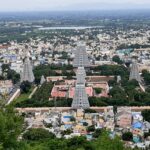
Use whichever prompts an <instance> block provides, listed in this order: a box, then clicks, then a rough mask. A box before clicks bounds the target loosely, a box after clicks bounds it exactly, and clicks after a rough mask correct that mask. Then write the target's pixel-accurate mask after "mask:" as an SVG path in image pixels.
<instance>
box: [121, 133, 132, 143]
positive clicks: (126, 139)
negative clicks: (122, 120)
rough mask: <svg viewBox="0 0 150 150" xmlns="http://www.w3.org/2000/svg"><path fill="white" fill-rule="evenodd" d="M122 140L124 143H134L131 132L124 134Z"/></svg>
mask: <svg viewBox="0 0 150 150" xmlns="http://www.w3.org/2000/svg"><path fill="white" fill-rule="evenodd" d="M122 139H123V140H124V141H132V140H133V134H132V133H131V132H125V133H123V134H122Z"/></svg>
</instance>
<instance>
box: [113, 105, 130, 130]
mask: <svg viewBox="0 0 150 150" xmlns="http://www.w3.org/2000/svg"><path fill="white" fill-rule="evenodd" d="M131 122H132V114H131V109H130V108H129V107H118V109H117V115H116V123H117V125H118V126H119V127H121V128H129V127H130V126H131Z"/></svg>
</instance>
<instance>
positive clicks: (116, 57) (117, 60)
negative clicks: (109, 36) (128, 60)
mask: <svg viewBox="0 0 150 150" xmlns="http://www.w3.org/2000/svg"><path fill="white" fill-rule="evenodd" d="M112 61H114V62H116V63H118V64H122V63H123V62H122V60H121V59H120V57H119V56H118V55H115V56H113V58H112Z"/></svg>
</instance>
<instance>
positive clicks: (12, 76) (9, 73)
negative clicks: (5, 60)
mask: <svg viewBox="0 0 150 150" xmlns="http://www.w3.org/2000/svg"><path fill="white" fill-rule="evenodd" d="M1 68H2V75H0V80H12V81H13V83H14V84H15V83H17V82H19V80H20V74H18V73H16V72H15V71H14V70H11V69H10V66H9V65H8V64H3V65H2V66H1Z"/></svg>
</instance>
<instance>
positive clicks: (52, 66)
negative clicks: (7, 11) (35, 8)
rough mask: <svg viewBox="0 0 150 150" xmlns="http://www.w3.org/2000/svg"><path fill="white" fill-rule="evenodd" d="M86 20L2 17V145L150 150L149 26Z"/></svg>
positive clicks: (104, 149)
mask: <svg viewBox="0 0 150 150" xmlns="http://www.w3.org/2000/svg"><path fill="white" fill-rule="evenodd" d="M81 18H82V17H81ZM81 18H80V21H79V22H74V26H73V25H71V23H73V22H72V20H70V22H68V24H65V23H66V22H65V21H66V20H65V19H64V20H65V21H60V22H59V23H58V20H51V21H50V20H49V19H48V20H47V21H42V20H40V21H39V20H38V21H37V20H33V21H31V20H30V21H27V20H24V21H22V20H19V21H18V19H16V20H15V21H9V20H8V21H6V22H4V21H3V18H1V21H0V23H1V25H2V27H0V37H2V40H0V42H1V44H0V108H1V110H0V122H2V123H1V124H0V149H18V150H21V149H22V150H26V149H27V150H30V149H32V150H34V149H35V150H37V149H40V150H46V149H50V150H56V149H58V150H61V149H62V148H64V149H65V150H81V149H83V150H108V149H110V150H111V149H112V150H113V149H114V150H130V149H134V150H139V149H149V148H150V117H149V116H150V72H149V71H150V30H149V26H148V25H149V23H148V22H146V20H145V19H143V21H145V24H142V23H141V22H140V21H139V22H138V23H139V24H138V25H137V24H135V22H136V20H134V21H133V22H132V23H131V24H130V23H129V24H127V25H126V27H125V26H124V23H125V22H124V21H125V20H126V19H125V18H124V20H122V17H121V18H120V24H119V20H118V18H115V19H112V18H111V19H110V18H109V19H108V20H107V19H104V18H101V19H100V20H99V21H97V22H94V21H96V20H95V19H93V23H94V24H93V26H92V24H91V23H89V24H87V26H85V25H86V23H85V25H84V23H83V24H82V22H83V20H82V19H81ZM114 20H115V21H116V24H115V21H114ZM128 22H130V21H129V20H128ZM80 23H81V24H80ZM63 24H64V25H63ZM50 25H51V26H52V25H54V26H55V27H50ZM65 25H66V26H65ZM68 25H70V26H68ZM81 25H82V26H81ZM83 25H84V26H83ZM8 28H9V30H7V29H8ZM16 29H17V30H16ZM18 29H19V30H18ZM20 29H21V30H20ZM6 30H7V33H6V32H5V31H6ZM9 33H11V34H12V35H15V36H16V37H15V39H13V37H11V36H8V35H9ZM19 35H20V36H19ZM10 133H11V134H10Z"/></svg>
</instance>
